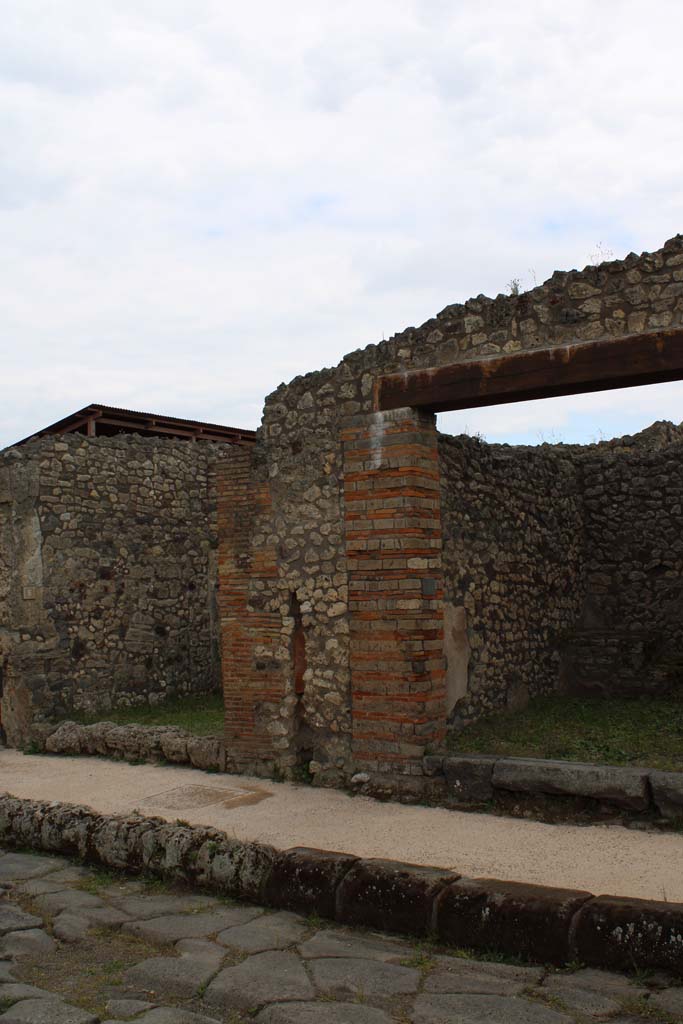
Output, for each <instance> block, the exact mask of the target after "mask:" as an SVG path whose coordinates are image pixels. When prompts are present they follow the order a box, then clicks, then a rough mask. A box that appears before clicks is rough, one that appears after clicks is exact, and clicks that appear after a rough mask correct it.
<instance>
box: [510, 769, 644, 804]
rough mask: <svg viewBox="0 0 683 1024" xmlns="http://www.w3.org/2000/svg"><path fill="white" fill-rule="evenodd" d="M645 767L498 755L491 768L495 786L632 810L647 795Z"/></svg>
mask: <svg viewBox="0 0 683 1024" xmlns="http://www.w3.org/2000/svg"><path fill="white" fill-rule="evenodd" d="M648 774H649V771H648V769H647V768H617V767H613V766H610V765H599V764H577V763H575V762H572V761H545V760H542V759H540V758H539V759H536V758H512V757H511V758H501V759H500V760H499V761H498V762H497V763H496V764H495V766H494V768H493V778H492V782H493V786H494V788H495V789H508V790H512V791H513V792H515V793H549V794H553V795H555V794H557V795H560V796H584V797H586V796H587V797H591V799H593V800H604V801H606V802H608V803H612V804H616V806H617V807H623V808H625V809H627V810H632V811H644V810H646V808H647V807H648V805H649V802H650V798H649V793H648V788H647V781H648Z"/></svg>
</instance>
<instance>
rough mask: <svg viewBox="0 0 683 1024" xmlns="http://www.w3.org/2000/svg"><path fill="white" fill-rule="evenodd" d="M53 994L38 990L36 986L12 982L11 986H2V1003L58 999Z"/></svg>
mask: <svg viewBox="0 0 683 1024" xmlns="http://www.w3.org/2000/svg"><path fill="white" fill-rule="evenodd" d="M58 998H59V997H58V996H55V995H54V994H53V993H52V992H46V991H45V989H42V988H36V987H35V985H22V984H20V983H19V982H14V983H12V982H10V984H9V985H0V1003H3V1002H6V1001H7V1002H9V1001H10V1000H11V1001H12V1002H13V1003H18V1002H19V1001H20V1000H21V999H58Z"/></svg>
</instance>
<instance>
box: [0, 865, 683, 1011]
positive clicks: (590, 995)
mask: <svg viewBox="0 0 683 1024" xmlns="http://www.w3.org/2000/svg"><path fill="white" fill-rule="evenodd" d="M3 1011H4V1012H3ZM128 1020H135V1021H139V1022H144V1024H212V1022H214V1024H219V1022H220V1024H248V1022H250V1021H254V1020H255V1021H256V1022H257V1024H392V1022H394V1024H496V1022H500V1024H587V1022H590V1021H607V1020H609V1021H611V1022H612V1024H636V1022H640V1021H642V1022H645V1021H652V1020H657V1021H660V1022H662V1021H683V988H676V987H670V986H669V985H668V983H667V980H666V979H664V978H654V977H651V978H642V977H641V978H637V979H629V978H625V977H622V976H620V975H616V974H609V973H606V972H602V971H593V970H581V969H579V970H576V971H574V972H573V973H572V972H559V971H552V970H547V969H544V968H542V967H540V966H529V965H526V966H520V965H513V964H505V963H494V962H485V961H478V960H473V959H467V958H463V957H462V956H457V955H455V954H454V953H453V951H448V950H445V949H437V948H432V947H430V946H428V945H415V944H414V943H412V942H410V941H407V940H405V941H402V940H397V939H394V938H390V937H388V936H384V935H379V934H374V933H368V932H362V931H354V930H350V929H344V928H339V927H336V926H329V927H327V926H323V925H322V924H321V922H320V921H317V920H312V919H308V918H303V917H299V916H297V915H295V914H289V913H281V912H277V913H272V912H270V913H269V912H267V911H266V910H264V909H263V908H261V907H256V906H248V905H246V904H235V903H232V902H226V901H224V900H221V899H218V898H216V897H212V896H205V895H203V894H201V893H197V892H179V891H171V890H164V889H163V887H161V886H159V885H158V884H156V883H155V884H152V883H145V882H144V881H141V880H131V879H130V878H126V877H125V876H120V877H119V876H111V875H107V874H103V873H102V872H99V871H97V870H95V869H89V868H83V867H80V866H74V865H71V864H69V863H68V862H67V861H65V860H62V859H59V858H53V857H47V856H42V855H40V856H39V855H33V854H22V853H14V852H4V853H3V852H2V851H0V1022H4V1024H97V1022H98V1021H103V1022H104V1021H106V1024H119V1022H123V1021H128Z"/></svg>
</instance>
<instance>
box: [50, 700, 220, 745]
mask: <svg viewBox="0 0 683 1024" xmlns="http://www.w3.org/2000/svg"><path fill="white" fill-rule="evenodd" d="M224 717H225V711H224V707H223V695H222V694H220V693H212V694H206V695H204V694H202V695H200V696H195V697H183V698H182V699H178V700H170V701H167V702H166V703H165V704H160V705H158V706H157V707H149V706H148V705H142V706H140V707H135V708H116V709H115V710H112V711H107V712H102V714H100V715H97V716H95V717H93V716H84V715H76V714H74V715H71V716H70V718H71V719H72V721H76V722H83V723H84V724H86V725H87V724H90V723H92V722H104V721H107V722H115V723H116V724H117V725H175V726H177V727H178V728H179V729H186V730H187V732H191V733H194V734H195V735H196V736H207V735H209V734H211V733H222V732H223V724H224Z"/></svg>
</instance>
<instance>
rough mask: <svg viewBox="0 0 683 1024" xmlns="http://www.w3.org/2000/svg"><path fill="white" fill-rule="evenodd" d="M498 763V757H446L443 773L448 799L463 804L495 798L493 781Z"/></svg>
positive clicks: (485, 755)
mask: <svg viewBox="0 0 683 1024" xmlns="http://www.w3.org/2000/svg"><path fill="white" fill-rule="evenodd" d="M497 761H498V758H497V757H492V756H489V755H487V754H482V755H469V756H467V755H461V756H454V757H445V758H444V759H443V772H444V775H445V776H446V791H447V794H448V798H449V799H451V800H456V801H458V802H460V801H462V802H463V803H480V802H483V801H485V800H490V799H491V797H492V796H493V785H492V782H491V779H492V775H493V769H494V766H495V764H496V762H497Z"/></svg>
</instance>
